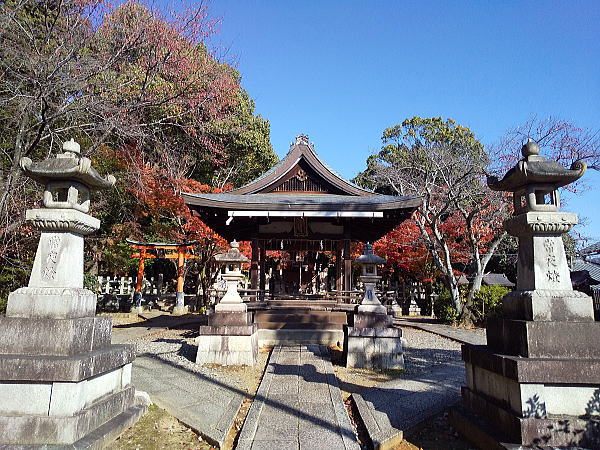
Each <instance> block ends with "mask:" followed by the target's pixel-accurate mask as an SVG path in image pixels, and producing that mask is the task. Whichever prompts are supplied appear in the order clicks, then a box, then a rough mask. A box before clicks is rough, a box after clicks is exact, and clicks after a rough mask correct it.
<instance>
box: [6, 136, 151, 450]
mask: <svg viewBox="0 0 600 450" xmlns="http://www.w3.org/2000/svg"><path fill="white" fill-rule="evenodd" d="M63 150H64V152H63V153H60V154H58V155H57V156H56V157H55V158H49V159H46V160H43V161H39V162H33V161H32V160H31V159H29V158H22V159H21V161H20V165H21V168H22V169H23V171H24V173H25V175H27V176H28V177H30V178H32V179H34V180H35V181H37V182H38V183H40V184H42V185H43V186H44V187H45V189H44V194H43V205H44V208H39V209H31V210H28V211H27V213H26V219H27V221H28V222H29V223H30V224H31V225H32V226H33V227H34V228H36V229H37V230H40V231H41V236H40V240H39V244H38V248H37V252H36V255H35V260H34V263H33V269H32V271H31V277H30V279H29V284H28V286H27V287H22V288H19V289H17V290H16V291H14V292H11V294H10V295H9V298H8V305H7V309H6V317H2V318H0V398H1V399H2V401H0V444H14V445H16V446H18V447H20V446H28V445H33V446H36V447H37V446H40V447H41V446H46V445H49V446H52V447H54V446H57V447H61V448H62V447H65V448H66V447H74V448H79V447H84V446H85V447H86V448H87V447H88V446H93V447H104V446H106V445H108V444H109V442H110V439H111V437H112V438H115V437H117V436H118V435H119V434H120V432H121V431H123V430H124V429H126V428H128V427H130V426H131V425H132V424H133V423H134V422H135V421H136V420H137V419H138V418H139V417H140V416H141V415H142V414H143V412H144V410H145V407H143V406H136V405H135V403H134V395H135V389H134V387H133V386H132V385H131V363H132V361H133V359H134V358H135V349H134V346H129V345H111V329H112V327H111V319H110V318H109V317H96V315H95V313H96V295H95V294H94V293H93V292H91V291H89V290H87V289H84V288H83V239H84V236H85V235H88V234H90V233H92V232H94V231H96V230H97V229H98V228H99V227H100V221H99V220H98V219H96V218H94V217H92V216H90V215H88V214H87V212H88V211H89V207H90V191H92V190H97V189H105V188H109V187H111V186H112V185H113V184H114V183H115V178H114V177H113V176H110V175H109V176H108V177H106V178H103V177H101V176H100V175H99V174H98V172H97V171H96V170H95V169H94V168H93V167H92V166H91V161H90V160H89V159H88V158H86V157H83V156H81V155H80V148H79V144H77V143H76V142H75V141H73V140H71V141H69V142H65V143H64V145H63ZM100 429H101V430H100ZM1 446H2V445H0V447H1Z"/></svg>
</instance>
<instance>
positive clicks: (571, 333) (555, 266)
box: [451, 141, 600, 448]
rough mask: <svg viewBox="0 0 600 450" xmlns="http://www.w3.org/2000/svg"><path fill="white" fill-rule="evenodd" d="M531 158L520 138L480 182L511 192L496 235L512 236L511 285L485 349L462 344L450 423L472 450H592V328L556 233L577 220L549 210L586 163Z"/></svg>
mask: <svg viewBox="0 0 600 450" xmlns="http://www.w3.org/2000/svg"><path fill="white" fill-rule="evenodd" d="M539 153H540V149H539V146H538V144H537V143H535V142H532V141H529V142H528V143H526V144H525V145H524V146H523V148H522V154H523V159H521V160H520V161H519V162H518V163H517V165H516V166H515V167H514V168H512V169H511V170H509V171H508V173H506V175H505V176H504V177H503V178H502V179H501V180H499V179H498V178H495V177H493V178H492V177H491V178H489V179H488V185H489V187H490V188H491V189H493V190H496V191H507V192H512V193H513V204H514V215H513V217H512V218H510V219H508V220H507V221H506V222H505V228H506V231H507V232H508V233H509V234H511V235H513V236H516V237H518V238H519V257H518V265H517V287H516V290H515V291H513V292H511V293H509V294H507V295H506V296H505V297H504V298H503V299H502V311H503V317H502V318H488V321H487V327H486V328H487V346H471V345H465V346H463V350H462V357H463V360H464V361H465V366H466V375H467V376H466V380H467V386H465V387H463V388H462V404H463V407H459V408H456V409H454V410H453V411H452V414H451V420H452V422H453V425H454V426H455V428H457V429H458V430H460V431H461V432H462V433H463V434H464V435H465V436H478V437H479V439H482V440H480V441H478V443H477V445H478V446H481V445H483V446H484V447H491V446H492V444H491V442H492V441H494V440H497V439H501V442H502V443H503V444H502V445H501V446H502V447H503V448H504V447H505V446H506V448H509V447H510V448H512V447H513V446H514V447H515V448H517V447H519V448H522V446H528V447H529V446H537V445H544V446H548V447H553V448H555V447H561V448H564V447H585V448H600V427H598V423H597V421H596V420H595V419H594V417H597V416H598V415H599V414H600V407H599V401H598V399H599V392H600V346H599V345H598V342H600V322H595V321H594V309H593V303H592V299H591V298H590V297H589V296H587V295H585V294H583V293H581V292H577V291H574V290H573V287H572V285H571V280H570V273H569V267H568V265H567V260H566V257H565V251H564V246H563V243H562V238H561V235H562V234H563V233H566V232H568V231H569V230H570V229H571V228H572V227H573V225H575V224H577V215H576V214H572V213H566V212H561V211H560V210H559V209H560V202H559V195H558V192H557V189H558V188H560V187H562V186H565V185H567V184H569V183H572V182H573V181H575V180H577V179H579V178H580V177H581V176H582V175H583V173H584V172H585V170H586V165H585V163H583V162H575V163H573V164H572V165H571V167H570V168H569V169H567V168H564V167H562V166H561V165H560V164H558V163H557V162H554V161H548V160H547V159H546V158H544V157H541V156H539ZM484 442H485V444H484Z"/></svg>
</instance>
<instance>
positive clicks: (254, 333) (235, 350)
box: [196, 305, 258, 366]
mask: <svg viewBox="0 0 600 450" xmlns="http://www.w3.org/2000/svg"><path fill="white" fill-rule="evenodd" d="M217 306H218V305H217ZM244 306H245V305H244ZM199 334H200V335H199V336H198V337H197V338H196V343H197V344H198V354H197V355H196V363H198V364H207V363H211V364H221V365H223V366H231V365H245V366H252V365H254V364H255V363H256V357H257V355H258V328H257V326H256V324H255V323H253V322H252V313H249V312H245V311H216V312H214V313H213V314H211V315H210V316H208V325H205V326H201V327H200V330H199Z"/></svg>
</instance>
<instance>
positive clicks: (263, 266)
mask: <svg viewBox="0 0 600 450" xmlns="http://www.w3.org/2000/svg"><path fill="white" fill-rule="evenodd" d="M266 272H267V249H266V248H265V243H263V245H262V246H261V247H260V280H259V289H260V291H261V293H260V296H261V300H262V299H263V298H264V295H265V286H266Z"/></svg>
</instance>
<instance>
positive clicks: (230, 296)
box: [215, 240, 250, 311]
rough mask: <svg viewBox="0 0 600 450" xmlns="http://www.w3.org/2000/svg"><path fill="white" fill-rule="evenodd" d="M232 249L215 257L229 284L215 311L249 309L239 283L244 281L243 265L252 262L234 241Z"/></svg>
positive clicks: (231, 244)
mask: <svg viewBox="0 0 600 450" xmlns="http://www.w3.org/2000/svg"><path fill="white" fill-rule="evenodd" d="M230 246H231V248H230V249H229V250H228V251H227V253H220V254H218V255H215V261H217V262H218V263H219V264H221V265H222V266H223V267H224V269H225V273H224V274H222V275H221V276H222V277H223V279H224V280H225V282H226V283H227V292H226V293H225V295H224V296H223V298H222V299H221V301H220V302H219V304H218V305H217V306H216V307H215V311H246V310H247V307H246V305H245V304H244V303H243V302H242V298H241V297H240V294H239V293H238V290H237V288H238V283H239V282H240V281H241V280H242V278H243V277H244V275H243V274H242V263H246V262H250V259H248V258H247V257H246V256H244V255H243V254H242V253H241V252H240V250H239V247H240V244H239V243H238V242H237V241H236V240H234V241H232V242H231V243H230Z"/></svg>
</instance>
